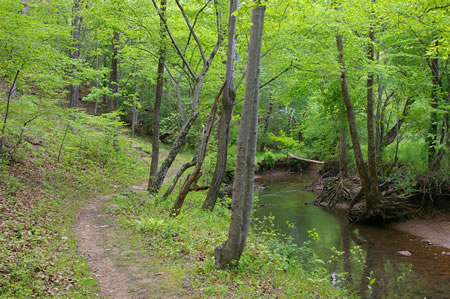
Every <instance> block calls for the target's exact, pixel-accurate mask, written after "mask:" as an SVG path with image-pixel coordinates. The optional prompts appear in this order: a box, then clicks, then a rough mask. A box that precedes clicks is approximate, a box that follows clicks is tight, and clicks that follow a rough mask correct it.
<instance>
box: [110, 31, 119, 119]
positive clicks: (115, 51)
mask: <svg viewBox="0 0 450 299" xmlns="http://www.w3.org/2000/svg"><path fill="white" fill-rule="evenodd" d="M119 42H120V33H119V32H117V31H116V32H114V35H113V38H112V40H111V43H112V56H111V73H110V77H109V88H110V89H111V93H112V95H111V97H110V98H109V103H108V112H110V113H111V112H113V111H114V110H116V109H117V108H118V105H119V104H118V101H119V99H118V97H119V95H118V93H119V72H118V65H119Z"/></svg>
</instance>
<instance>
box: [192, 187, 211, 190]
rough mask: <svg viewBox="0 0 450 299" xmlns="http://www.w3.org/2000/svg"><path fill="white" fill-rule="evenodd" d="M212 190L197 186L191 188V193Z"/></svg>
mask: <svg viewBox="0 0 450 299" xmlns="http://www.w3.org/2000/svg"><path fill="white" fill-rule="evenodd" d="M209 188H211V186H196V187H191V188H189V191H203V190H207V189H209Z"/></svg>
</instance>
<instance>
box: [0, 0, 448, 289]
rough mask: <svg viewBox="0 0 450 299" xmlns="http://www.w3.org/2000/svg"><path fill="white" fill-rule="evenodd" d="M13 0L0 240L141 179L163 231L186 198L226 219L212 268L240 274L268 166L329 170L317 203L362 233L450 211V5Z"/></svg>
mask: <svg viewBox="0 0 450 299" xmlns="http://www.w3.org/2000/svg"><path fill="white" fill-rule="evenodd" d="M0 3H1V5H0V20H1V21H0V31H1V34H0V93H1V94H0V95H1V100H0V115H1V118H2V122H1V135H0V155H1V156H0V159H1V160H0V167H1V169H0V170H1V171H0V172H1V177H2V181H1V188H0V192H1V193H0V195H1V197H2V199H1V200H2V201H1V206H0V208H1V210H2V214H3V216H2V217H3V219H2V223H3V224H1V225H0V232H1V233H2V235H3V236H4V237H2V238H3V240H10V241H11V240H12V239H10V237H8V236H9V235H8V233H7V232H10V233H9V234H11V232H16V231H19V230H20V231H29V232H30V231H31V232H33V233H32V234H34V232H35V231H37V230H36V229H35V228H33V227H39V226H40V225H41V224H36V223H34V224H27V221H28V220H29V219H30V218H29V215H31V214H32V213H35V212H32V211H35V206H39V205H38V203H37V202H39V201H41V200H42V201H43V202H47V206H48V205H55V204H54V203H51V204H50V203H49V202H51V198H52V196H54V195H51V194H54V193H56V192H62V193H61V194H60V195H58V196H55V198H56V197H58V198H59V197H61V198H64V197H65V196H66V197H67V196H68V194H70V193H72V192H74V191H73V190H74V189H77V188H85V189H86V190H91V191H86V192H87V193H86V194H88V193H89V192H93V191H92V190H94V188H95V185H99V184H110V185H111V184H118V185H121V186H122V185H123V186H125V185H129V184H131V183H135V182H138V181H139V180H142V179H144V178H145V179H146V180H147V185H148V187H147V190H148V193H147V194H146V195H145V196H144V197H143V199H141V200H140V204H141V205H146V204H152V205H153V204H155V205H158V204H160V205H163V206H164V205H165V206H166V208H167V209H166V210H164V213H165V214H166V217H167V218H177V216H179V217H182V214H183V211H184V210H183V209H182V208H183V205H185V201H188V200H189V196H194V197H196V198H197V199H196V200H194V202H195V203H196V204H197V206H198V207H201V208H202V209H203V210H207V211H211V212H208V213H214V210H215V209H217V208H218V207H217V206H219V205H220V207H219V209H225V210H228V206H230V209H231V211H232V213H231V218H230V219H229V220H227V222H226V223H227V224H226V225H230V226H229V231H228V235H227V236H228V237H227V240H226V241H225V242H224V243H223V244H222V245H219V246H217V245H218V243H216V242H214V244H209V245H208V246H217V248H216V249H215V266H216V267H217V268H224V267H227V266H228V265H236V263H235V261H236V260H239V259H240V257H241V255H242V253H243V251H244V247H245V244H246V239H247V234H248V232H249V230H250V219H251V214H252V206H253V180H254V168H255V165H256V167H258V166H259V167H260V168H261V169H267V168H270V167H271V166H274V165H276V164H277V163H278V162H279V161H280V160H286V159H289V160H290V161H291V162H292V161H293V162H294V163H296V162H298V159H300V160H302V159H306V164H308V160H313V161H324V162H325V164H324V167H323V170H322V171H321V174H322V175H323V176H322V178H321V180H322V182H321V184H322V185H323V186H324V189H323V192H322V195H321V196H320V197H319V199H318V202H319V203H321V204H325V205H328V206H333V205H335V204H337V203H338V202H346V203H347V204H348V209H349V218H350V219H351V220H352V221H356V222H361V221H364V222H370V223H374V222H379V221H382V222H385V221H392V220H397V219H400V218H404V217H411V216H417V215H418V214H421V213H422V212H423V211H425V210H426V209H428V208H430V207H431V208H433V204H434V203H435V201H438V200H448V195H449V194H448V192H449V180H448V175H449V165H448V163H449V155H448V148H449V142H450V140H449V137H450V136H449V109H450V106H449V105H450V103H449V101H450V89H449V86H450V77H449V69H448V64H449V63H448V62H449V60H448V55H449V48H450V39H449V32H450V31H449V28H450V26H449V25H450V24H449V23H450V20H449V9H450V6H449V5H448V2H446V1H440V0H433V1H432V0H418V1H395V0H378V1H375V0H365V1H352V0H349V1H347V0H346V1H304V0H285V1H280V0H273V1H243V2H239V1H238V0H230V1H222V0H192V1H185V0H175V1H167V0H160V1H155V0H151V1H150V0H148V1H143V0H138V1H132V0H131V1H117V0H59V1H38V0H1V2H0ZM146 140H147V141H146ZM146 142H151V146H150V145H149V144H146ZM186 153H188V154H187V155H188V158H185V156H183V155H186ZM137 156H139V157H140V158H139V159H137V158H136V157H137ZM180 156H183V157H182V158H180ZM303 163H305V161H303ZM148 167H149V168H148ZM61 176H64V177H65V181H62V182H61V183H60V184H56V185H55V184H54V181H55V180H58V179H59V178H60V177H61ZM112 182H115V183H112ZM166 182H167V184H165V183H166ZM77 184H78V186H79V187H77ZM30 186H31V187H30ZM33 186H34V187H33ZM37 186H38V187H37ZM231 186H232V187H231ZM224 187H225V189H228V190H230V189H232V195H230V196H231V199H229V198H227V197H226V196H224V194H226V193H227V192H224ZM36 188H38V189H39V188H44V189H45V188H47V189H45V190H46V191H42V190H41V189H39V190H40V191H39V190H38V189H36ZM89 188H90V189H89ZM44 189H43V190H44ZM205 189H206V191H204V192H202V193H197V191H198V190H205ZM33 190H35V191H33ZM194 191H195V192H194ZM33 192H34V193H33ZM77 192H83V191H79V190H77ZM36 193H39V194H36ZM58 194H59V193H58ZM83 196H86V195H85V194H81V193H80V197H83ZM43 198H45V199H46V201H45V200H44V199H43ZM186 198H188V199H187V200H185V199H186ZM19 199H20V200H19ZM22 199H23V200H22ZM36 199H39V200H38V201H36ZM230 200H231V201H230ZM19 202H21V203H19ZM62 202H63V204H61V205H58V204H56V206H55V207H54V213H56V215H59V214H58V213H61V210H64V208H62V206H65V205H67V202H65V201H62ZM69 205H72V206H73V208H74V209H75V210H76V209H77V207H78V208H79V207H80V205H81V203H78V204H73V203H72V204H69ZM47 206H45V207H47ZM160 208H161V207H155V209H160ZM21 210H22V211H29V212H23V213H22V212H20V211H21ZM75 210H74V211H75ZM30 211H31V212H30ZM52 211H53V209H52ZM27 213H28V214H27ZM30 213H31V214H30ZM74 213H75V212H74ZM215 213H218V212H215ZM221 213H222V212H221ZM223 213H225V212H223ZM226 213H228V212H226ZM19 214H20V215H21V216H20V217H23V219H22V220H17V221H16V220H12V219H16V218H17V217H19V216H17V215H19ZM38 214H39V217H44V218H39V217H38V218H36V219H38V220H36V222H38V221H40V220H39V219H45V217H47V216H45V213H44V211H43V210H39V212H38ZM14 215H15V216H14ZM27 215H28V216H27ZM33 215H34V214H33ZM73 215H75V214H73ZM73 215H72V216H70V217H74V216H73ZM20 217H19V218H20ZM33 217H34V216H33ZM70 217H69V218H70ZM27 219H28V220H27ZM183 219H184V221H188V219H186V218H183ZM8 221H9V222H8ZM11 221H12V222H11ZM167 221H172V220H167ZM7 222H8V223H9V224H6V223H7ZM44 222H45V221H44ZM63 222H64V221H63ZM154 225H156V224H154ZM222 228H223V227H222ZM13 234H14V233H13ZM224 234H226V231H223V233H222V235H221V237H222V239H218V241H217V242H223V241H224V240H225V237H226V236H225V235H224ZM16 241H17V240H16ZM16 241H14V242H16ZM11 242H12V241H11ZM14 242H13V243H14ZM30 242H31V241H30ZM19 243H20V242H19ZM25 243H26V242H25ZM14 244H15V245H14ZM14 244H13V245H11V246H12V247H10V248H7V247H5V248H3V249H2V255H4V256H5V257H6V256H9V259H7V261H6V262H4V264H3V265H2V266H3V267H2V268H0V273H3V272H2V271H3V270H2V269H10V272H9V273H7V272H8V271H5V273H3V274H5V275H7V276H8V275H9V276H8V277H9V278H5V279H2V280H0V290H1V291H2V292H7V289H8V287H7V285H8V283H10V282H11V281H14V280H15V278H14V276H11V275H10V273H11V271H12V270H11V269H13V266H12V265H13V264H14V263H18V261H17V260H15V259H14V258H12V257H11V256H12V255H11V252H15V254H19V255H20V254H21V252H28V251H29V250H33V249H30V248H31V247H33V246H31V245H30V246H28V247H27V246H25V247H24V246H22V245H23V244H22V243H21V244H22V245H20V246H19V245H17V244H18V243H14ZM17 246H19V247H17ZM46 246H47V245H46ZM18 248H20V249H18ZM27 250H28V251H27ZM71 250H73V251H75V249H73V248H72V249H71ZM24 254H25V255H26V254H30V253H24ZM31 255H32V254H31ZM2 263H3V262H2ZM24 267H25V268H26V267H27V266H24ZM30 271H31V272H30V273H31V274H26V275H32V276H33V277H35V278H36V272H33V271H35V270H30ZM42 271H44V270H41V272H40V273H42ZM80 271H82V270H80ZM33 273H34V274H33ZM17 275H18V274H17ZM24 275H25V274H24ZM64 275H66V274H64ZM19 276H20V275H19ZM30 277H31V276H30ZM16 278H17V277H16ZM21 279H22V278H21ZM46 285H48V283H47V284H46ZM74 285H75V284H74ZM68 286H69V289H70V287H71V284H70V283H69V284H68ZM25 288H28V287H25V284H24V289H25ZM39 288H40V287H39ZM30 289H31V290H32V291H31V292H38V291H37V289H35V287H34V286H32V287H30ZM16 291H17V293H9V294H10V295H12V296H15V295H18V294H19V295H18V296H21V295H20V294H23V293H20V292H21V290H19V288H17V289H16ZM39 292H44V293H37V294H41V295H42V294H44V295H45V294H46V295H51V294H53V293H52V292H55V291H54V289H51V288H50V287H49V289H48V290H44V291H42V290H41V289H40V291H39ZM46 292H47V293H46ZM86 292H88V291H86ZM5 294H8V293H5ZM316 295H317V294H316ZM322 295H323V294H322Z"/></svg>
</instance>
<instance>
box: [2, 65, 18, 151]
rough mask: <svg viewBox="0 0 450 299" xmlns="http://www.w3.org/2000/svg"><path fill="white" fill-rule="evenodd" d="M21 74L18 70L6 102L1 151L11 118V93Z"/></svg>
mask: <svg viewBox="0 0 450 299" xmlns="http://www.w3.org/2000/svg"><path fill="white" fill-rule="evenodd" d="M19 73H20V69H19V70H17V72H16V75H15V76H14V80H13V82H12V84H11V88H10V89H9V92H8V101H7V102H6V111H5V117H4V118H3V126H2V135H1V136H0V151H1V150H2V148H3V143H4V139H5V130H6V121H7V120H8V116H9V103H10V102H11V93H12V91H13V88H14V86H15V85H16V83H17V77H18V76H19Z"/></svg>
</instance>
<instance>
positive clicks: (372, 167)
mask: <svg viewBox="0 0 450 299" xmlns="http://www.w3.org/2000/svg"><path fill="white" fill-rule="evenodd" d="M373 1H375V0H373ZM374 43H375V32H374V29H373V25H372V24H371V25H370V28H369V46H368V53H367V58H368V59H369V61H370V62H371V63H373V62H374ZM373 87H374V74H373V72H372V71H369V75H368V78H367V139H368V140H367V143H368V144H367V151H368V170H369V171H368V173H369V189H370V193H371V196H366V208H367V210H368V211H373V210H374V209H375V208H376V207H377V205H378V203H379V201H380V199H381V194H380V191H379V188H378V173H377V153H376V145H375V127H374V117H373V116H374V101H373Z"/></svg>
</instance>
